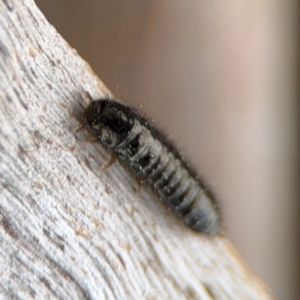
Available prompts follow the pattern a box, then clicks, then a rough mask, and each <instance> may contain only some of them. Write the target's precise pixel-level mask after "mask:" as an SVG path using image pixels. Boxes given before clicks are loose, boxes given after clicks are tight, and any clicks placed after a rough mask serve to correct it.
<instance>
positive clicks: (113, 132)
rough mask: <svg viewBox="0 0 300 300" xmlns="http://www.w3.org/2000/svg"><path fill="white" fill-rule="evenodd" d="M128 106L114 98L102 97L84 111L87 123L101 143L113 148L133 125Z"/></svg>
mask: <svg viewBox="0 0 300 300" xmlns="http://www.w3.org/2000/svg"><path fill="white" fill-rule="evenodd" d="M126 109H127V107H126V106H124V105H122V104H120V103H118V102H116V101H113V100H108V99H101V100H95V101H92V102H91V103H90V105H89V106H88V107H87V109H86V110H85V112H84V115H85V120H86V124H87V125H88V126H89V128H90V129H91V131H92V132H93V133H94V134H96V135H97V136H98V138H99V139H100V141H101V143H103V144H104V146H106V147H108V148H113V147H114V146H115V145H116V144H117V143H119V142H121V141H122V140H123V139H124V138H125V137H126V135H127V134H128V132H129V131H130V130H131V128H132V127H133V120H132V119H131V118H129V117H128V114H127V110H126Z"/></svg>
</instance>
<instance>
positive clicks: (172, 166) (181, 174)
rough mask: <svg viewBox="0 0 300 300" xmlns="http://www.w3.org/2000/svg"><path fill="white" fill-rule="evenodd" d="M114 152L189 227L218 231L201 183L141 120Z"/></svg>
mask: <svg viewBox="0 0 300 300" xmlns="http://www.w3.org/2000/svg"><path fill="white" fill-rule="evenodd" d="M112 150H113V152H115V154H116V155H117V156H118V157H119V159H120V160H122V161H123V162H124V163H125V164H127V165H128V166H129V168H130V169H131V170H132V171H133V172H134V173H135V174H136V175H137V176H138V177H140V178H142V179H143V180H144V181H146V182H147V183H148V184H149V185H150V186H151V187H152V188H153V190H154V191H155V192H156V193H157V195H158V196H159V197H160V198H161V199H162V200H163V201H164V202H165V203H166V204H167V205H168V207H170V208H171V209H172V210H173V211H174V212H175V214H176V215H177V217H179V218H181V219H183V222H184V223H185V224H186V225H187V226H189V227H191V228H192V229H194V230H196V231H201V232H205V233H208V234H216V233H218V232H219V230H220V224H219V223H220V222H219V216H218V211H217V207H216V204H215V202H214V199H212V196H211V195H210V194H209V193H208V192H207V191H206V190H205V187H204V186H203V184H202V182H201V181H200V180H199V179H198V178H195V176H194V174H191V172H190V171H189V170H188V168H187V167H186V166H185V164H184V163H183V162H182V161H181V158H180V157H176V156H175V155H174V153H173V152H172V151H171V150H170V149H168V148H167V147H166V146H164V145H163V144H162V142H161V141H160V140H158V139H157V138H155V136H153V134H152V133H151V132H150V130H149V129H148V128H147V127H145V126H144V125H142V124H140V122H139V121H138V120H135V121H134V125H133V127H132V129H131V130H130V131H129V132H128V134H127V136H126V138H125V139H124V140H123V141H122V142H121V143H117V144H116V145H115V146H114V147H113V149H112Z"/></svg>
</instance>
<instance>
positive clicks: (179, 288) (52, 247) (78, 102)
mask: <svg viewBox="0 0 300 300" xmlns="http://www.w3.org/2000/svg"><path fill="white" fill-rule="evenodd" d="M0 86H1V89H0V94H1V101H0V149H1V150H0V151H1V152H0V187H1V188H0V298H1V299H270V296H269V295H268V293H267V292H266V289H265V288H264V287H263V285H262V284H261V283H260V282H259V281H258V280H257V279H256V278H255V277H254V276H253V275H251V274H250V273H249V272H248V270H247V269H246V268H245V266H244V265H243V263H242V262H241V261H240V259H239V258H238V257H237V255H236V253H235V251H234V250H233V248H232V246H231V244H230V242H229V241H227V240H226V238H224V237H214V238H211V237H206V236H204V235H201V234H197V233H194V232H192V231H191V230H189V229H188V228H186V227H184V226H183V225H182V224H181V223H180V221H178V220H177V219H175V218H174V217H173V215H172V214H171V213H169V212H168V211H167V210H166V209H165V208H164V207H163V206H162V205H161V204H160V203H159V201H158V200H157V198H156V197H155V196H154V195H153V194H152V193H151V191H150V190H149V189H147V188H141V189H140V190H139V187H138V183H137V182H136V180H135V179H134V178H133V177H132V176H130V175H129V174H128V172H127V170H125V169H124V168H123V167H122V166H120V164H119V163H115V164H114V165H113V166H112V167H111V168H110V169H108V170H106V171H103V169H102V166H103V165H104V164H105V163H106V162H107V161H108V160H109V154H108V153H107V152H106V151H105V150H104V149H103V148H102V147H101V146H100V145H95V144H90V143H87V142H86V137H87V133H86V132H85V131H80V132H76V129H77V128H78V127H79V126H80V124H81V122H82V112H83V110H84V108H85V107H86V106H87V105H88V103H89V102H90V99H96V98H99V97H101V96H104V95H106V96H107V95H110V93H109V91H108V90H107V88H106V87H105V86H104V85H103V84H102V82H101V81H100V80H99V79H98V78H97V77H96V76H95V74H94V73H93V71H92V70H91V68H90V67H89V65H88V64H87V63H86V62H85V61H83V60H82V59H81V58H80V57H79V56H78V55H77V53H76V51H74V50H73V49H72V48H71V47H70V46H69V45H68V44H67V43H66V42H65V41H64V40H63V39H62V38H61V36H60V35H59V34H58V33H57V32H56V31H55V29H54V28H53V27H52V26H51V25H49V23H48V22H47V21H46V19H45V18H44V16H43V15H42V14H41V12H40V11H39V10H38V9H37V7H36V6H35V4H34V2H33V1H31V0H22V1H21V0H12V1H8V0H7V1H1V3H0Z"/></svg>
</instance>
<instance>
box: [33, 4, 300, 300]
mask: <svg viewBox="0 0 300 300" xmlns="http://www.w3.org/2000/svg"><path fill="white" fill-rule="evenodd" d="M36 3H37V5H38V6H39V7H40V9H41V10H42V12H43V13H44V14H45V16H46V17H47V19H48V20H49V21H50V23H52V24H53V25H54V26H55V27H56V29H57V30H58V32H59V33H60V34H61V35H62V36H63V37H64V38H65V39H66V40H67V41H68V42H69V43H70V45H71V46H73V47H74V48H76V49H77V51H78V52H79V54H80V55H81V56H82V57H83V58H84V59H85V60H86V61H88V62H89V63H90V64H91V66H92V68H93V69H94V70H95V72H96V73H97V74H98V75H99V77H100V78H101V79H102V81H103V82H104V83H105V84H106V85H107V87H108V88H109V89H110V90H111V92H112V93H113V94H114V95H115V96H116V97H118V98H121V99H122V100H123V101H124V102H126V103H131V104H134V105H136V106H137V107H140V106H142V111H144V112H146V113H148V114H150V115H151V116H152V117H153V119H154V120H156V121H157V122H158V123H159V124H160V125H161V127H163V128H165V129H166V131H167V132H168V133H170V134H171V136H172V137H173V139H174V140H175V141H177V142H178V144H179V145H180V146H181V148H182V149H183V150H185V152H186V153H187V155H188V156H189V157H190V159H191V161H192V162H194V164H195V166H196V167H197V168H198V170H199V171H200V174H202V175H203V176H204V178H206V180H207V181H208V183H209V184H210V185H211V186H212V188H213V189H214V190H215V191H216V193H217V195H218V196H219V199H220V200H219V201H220V203H221V206H222V209H223V216H224V217H223V218H224V227H225V228H226V231H227V235H228V236H229V238H230V239H231V241H232V242H233V244H234V245H235V246H236V247H237V249H238V250H239V252H240V253H241V256H242V257H243V258H244V260H245V261H246V263H247V264H248V266H249V267H250V269H251V270H252V272H253V273H254V274H255V275H257V276H258V277H259V278H261V279H262V280H263V281H264V282H265V283H266V284H267V285H268V286H269V287H270V288H271V290H272V291H273V294H274V295H275V298H277V299H291V300H296V299H299V294H300V289H299V286H300V284H299V283H300V278H299V274H300V273H299V269H300V261H299V240H300V239H299V229H300V226H299V225H300V222H299V221H298V219H299V215H300V205H299V183H298V182H299V158H298V153H299V151H298V150H299V143H298V142H299V138H298V137H299V90H300V89H299V74H300V73H299V66H300V64H299V62H300V60H299V45H300V43H299V17H300V14H299V7H297V6H299V4H298V1H297V0H260V1H255V0H254V1H253V0H251V1H250V0H248V1H240V0H229V1H220V0H217V1H204V0H198V1H192V0H185V1H182V0H143V1H141V0H128V1H116V0H115V1H114V0H89V1H83V0H51V1H49V0H36Z"/></svg>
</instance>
